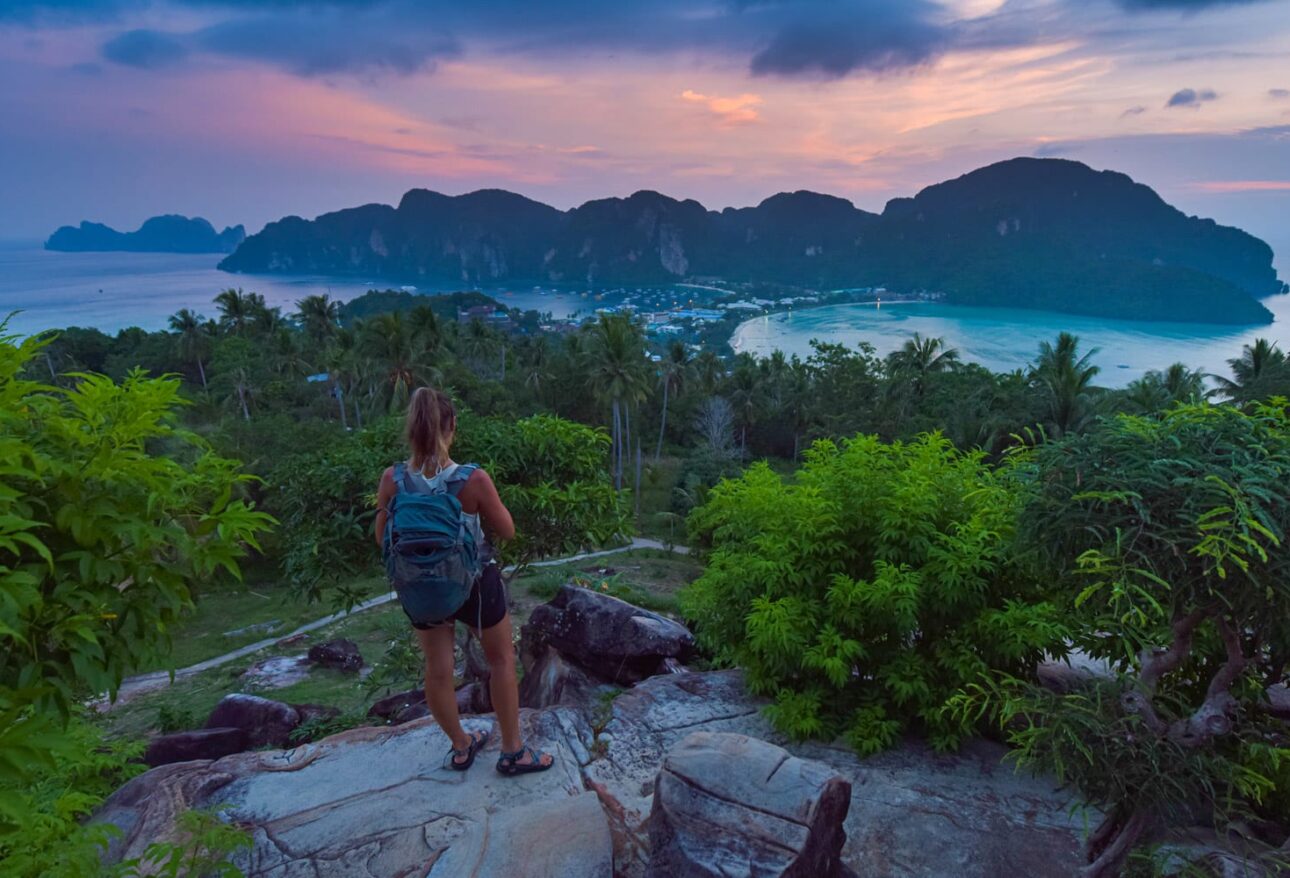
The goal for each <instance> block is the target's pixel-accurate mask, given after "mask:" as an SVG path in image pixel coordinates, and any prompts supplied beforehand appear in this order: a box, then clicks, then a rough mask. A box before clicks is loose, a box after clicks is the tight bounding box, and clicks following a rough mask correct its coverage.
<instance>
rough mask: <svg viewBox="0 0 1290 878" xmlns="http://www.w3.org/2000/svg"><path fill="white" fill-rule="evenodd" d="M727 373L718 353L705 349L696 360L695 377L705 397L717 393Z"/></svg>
mask: <svg viewBox="0 0 1290 878" xmlns="http://www.w3.org/2000/svg"><path fill="white" fill-rule="evenodd" d="M725 372H726V367H725V365H724V364H723V363H722V362H721V357H719V356H717V353H716V351H713V350H708V349H704V350H702V351H700V352H699V355H698V356H697V357H695V358H694V376H695V378H696V379H697V381H698V385H699V389H700V390H701V391H702V392H703V394H704V395H705V396H711V395H712V394H713V393H714V392H715V391H716V389H717V385H718V384H719V383H721V377H722V376H723V375H725Z"/></svg>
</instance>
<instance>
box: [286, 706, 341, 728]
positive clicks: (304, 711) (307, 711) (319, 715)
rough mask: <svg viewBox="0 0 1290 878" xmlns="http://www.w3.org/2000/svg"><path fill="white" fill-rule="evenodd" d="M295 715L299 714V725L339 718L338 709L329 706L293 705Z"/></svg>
mask: <svg viewBox="0 0 1290 878" xmlns="http://www.w3.org/2000/svg"><path fill="white" fill-rule="evenodd" d="M291 706H292V707H294V708H295V709H296V713H298V714H300V724H301V725H304V724H305V723H307V722H313V721H314V720H321V719H333V718H335V717H338V716H340V708H339V707H332V706H331V705H329V704H293V705H291Z"/></svg>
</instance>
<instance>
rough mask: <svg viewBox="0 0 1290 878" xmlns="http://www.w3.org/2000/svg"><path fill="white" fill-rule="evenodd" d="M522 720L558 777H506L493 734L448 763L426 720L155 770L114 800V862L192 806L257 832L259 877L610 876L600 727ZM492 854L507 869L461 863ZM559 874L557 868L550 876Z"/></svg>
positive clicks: (566, 718) (253, 856)
mask: <svg viewBox="0 0 1290 878" xmlns="http://www.w3.org/2000/svg"><path fill="white" fill-rule="evenodd" d="M520 724H521V733H522V734H523V735H524V737H525V739H526V740H531V741H533V743H534V744H535V745H536V746H539V747H541V748H542V749H544V750H546V751H547V752H550V753H552V754H553V755H554V756H555V760H556V761H555V765H554V767H553V768H551V769H550V770H549V771H546V772H543V773H540V774H533V775H527V776H525V777H521V778H507V777H503V776H501V775H499V774H497V773H496V772H495V771H493V762H495V761H496V759H497V755H498V748H499V746H500V741H499V739H498V736H497V733H496V732H495V731H493V734H492V738H491V739H490V740H489V742H488V744H487V745H486V746H485V749H484V751H483V752H482V753H481V754H480V755H479V757H478V759H479V764H477V765H476V766H475V767H474V768H473V769H472V770H471V771H469V772H457V771H453V770H451V769H448V768H444V767H442V762H441V760H442V759H443V757H444V754H446V753H447V751H448V749H449V746H450V745H449V742H448V739H447V737H446V736H445V735H444V734H443V732H442V731H441V730H440V729H439V727H438V726H436V725H435V724H434V722H433V721H431V720H418V721H416V722H411V723H408V724H406V725H402V726H395V727H385V726H381V727H376V726H368V727H364V728H359V729H352V730H350V731H347V732H342V733H341V734H338V735H333V736H331V737H329V738H325V739H323V740H321V741H318V742H316V743H313V744H305V745H303V746H300V747H296V748H294V749H292V750H285V751H276V752H249V753H238V754H235V755H233V756H226V757H224V758H223V759H220V760H217V761H215V762H205V761H203V762H188V763H183V764H178V765H167V766H163V767H161V768H156V769H153V770H151V771H149V772H147V773H145V774H143V775H141V776H139V777H138V778H135V779H134V780H132V781H130V782H129V783H127V784H126V785H125V786H124V787H122V788H121V789H120V790H118V791H117V792H116V793H114V794H113V795H112V796H111V797H110V798H109V799H108V800H107V802H105V803H104V805H103V807H102V809H100V811H99V813H98V814H97V816H96V818H95V819H96V820H97V821H100V822H111V823H115V824H117V825H118V826H120V827H122V831H123V834H122V836H121V838H119V839H118V840H116V841H115V842H114V843H113V846H112V849H111V850H110V851H109V853H108V857H107V859H108V860H109V861H110V862H113V863H114V862H120V861H121V860H122V859H129V858H132V857H137V856H140V855H141V854H142V853H143V851H144V850H145V849H146V848H147V846H148V845H149V844H151V843H152V842H155V841H165V840H169V839H174V838H176V837H177V836H178V835H179V834H180V830H179V827H178V825H177V821H178V819H179V817H180V815H182V814H183V813H184V812H185V811H187V810H189V809H192V808H207V807H213V806H217V805H223V806H225V807H226V808H227V810H226V811H224V812H223V817H224V819H227V820H230V821H232V822H235V823H237V824H238V825H240V826H242V827H244V828H246V829H247V830H248V831H249V832H250V833H251V836H252V840H253V847H252V849H251V850H250V851H249V852H245V851H243V852H239V853H237V854H236V855H234V858H233V863H234V865H236V866H237V867H238V868H240V869H241V870H242V871H243V873H244V874H246V875H247V876H248V878H292V876H298V875H308V876H310V878H391V876H407V875H426V874H432V875H435V876H447V875H452V876H456V875H469V874H475V875H477V876H479V878H491V876H498V878H510V876H516V878H520V876H534V878H538V876H545V875H551V876H553V878H555V876H562V875H565V874H568V875H576V876H582V875H587V876H590V875H593V874H594V875H598V876H605V878H608V876H609V875H610V874H611V871H610V868H609V863H610V849H611V848H610V838H609V834H608V828H607V826H606V824H605V818H604V816H603V814H602V813H600V812H599V809H598V808H597V809H595V810H593V808H592V807H591V806H593V805H594V804H595V800H594V798H593V797H591V796H588V795H587V794H586V793H585V789H584V787H583V784H582V779H581V777H580V775H579V767H580V766H582V765H585V764H586V762H587V760H588V759H589V758H590V756H589V750H590V748H591V745H592V738H593V735H592V731H591V729H590V727H589V726H588V725H587V723H586V721H585V719H583V718H582V716H581V715H580V714H579V713H578V712H577V711H575V710H572V709H570V708H566V707H558V708H552V709H549V710H545V711H530V710H524V711H521V713H520ZM464 725H465V727H466V728H467V729H468V730H473V729H485V730H492V727H493V723H492V721H491V718H490V719H484V718H475V717H468V718H467V719H466V720H465V722H464ZM579 799H581V801H578V800H579ZM544 815H545V816H544ZM575 821H576V822H575ZM458 848H464V850H460V849H458ZM480 858H482V860H483V862H485V863H488V864H489V865H490V866H492V865H494V864H495V865H496V868H498V869H504V870H503V871H486V870H483V869H479V868H476V870H475V871H474V872H472V871H471V870H470V869H460V870H459V869H457V868H456V867H455V866H453V864H454V863H459V862H460V861H461V860H463V859H464V860H468V861H469V862H470V863H471V865H472V866H474V864H476V863H478V862H480ZM525 863H530V864H532V868H528V867H526V866H524V865H523V864H525ZM579 864H583V865H582V866H580V865H579ZM548 867H549V868H552V869H554V871H550V872H547V871H542V870H544V869H546V868H548ZM566 867H567V868H568V869H569V871H567V872H566V871H564V869H565V868H566ZM579 868H581V869H582V871H578V869H579Z"/></svg>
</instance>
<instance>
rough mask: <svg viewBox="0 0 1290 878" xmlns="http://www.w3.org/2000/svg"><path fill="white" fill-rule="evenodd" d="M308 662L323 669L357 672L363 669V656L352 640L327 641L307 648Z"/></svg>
mask: <svg viewBox="0 0 1290 878" xmlns="http://www.w3.org/2000/svg"><path fill="white" fill-rule="evenodd" d="M309 661H311V662H313V663H314V664H316V665H322V666H323V667H324V668H335V669H336V670H339V671H357V670H358V669H359V668H361V667H363V654H362V653H361V652H359V651H358V644H357V643H355V642H354V641H352V640H345V639H341V640H329V641H327V642H326V643H319V644H317V645H316V646H311V647H309Z"/></svg>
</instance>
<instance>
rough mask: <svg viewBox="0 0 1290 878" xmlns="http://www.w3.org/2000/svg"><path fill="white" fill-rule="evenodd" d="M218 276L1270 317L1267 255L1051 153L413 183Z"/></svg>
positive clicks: (281, 231) (274, 242) (243, 251)
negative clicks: (701, 197)
mask: <svg viewBox="0 0 1290 878" xmlns="http://www.w3.org/2000/svg"><path fill="white" fill-rule="evenodd" d="M220 267H221V268H222V269H224V270H226V271H245V272H266V271H267V272H275V271H282V272H318V273H327V274H363V275H368V274H382V275H384V276H386V277H402V278H408V279H422V280H432V281H441V282H462V283H470V284H482V285H488V284H492V283H508V282H509V283H524V282H537V283H562V284H578V285H582V284H587V285H590V286H596V287H606V286H616V285H625V284H658V283H671V282H674V281H678V280H682V279H685V278H693V277H698V278H713V277H719V278H725V279H727V280H731V281H773V282H780V283H787V284H794V285H798V286H805V287H818V288H843V287H860V286H878V285H881V286H885V287H887V288H889V289H891V290H893V291H894V292H897V293H904V292H914V291H923V290H927V291H933V292H939V293H943V294H944V296H945V298H946V300H947V301H950V302H955V303H959V304H973V305H996V306H1009V307H1019V308H1043V309H1049V310H1057V311H1066V312H1071V313H1081V314H1091V315H1099V316H1106V317H1122V318H1137V319H1154V320H1184V321H1194V322H1214V323H1238V324H1243V323H1268V322H1271V314H1270V313H1269V312H1268V310H1267V309H1266V308H1264V307H1263V305H1261V304H1260V303H1259V302H1258V301H1257V300H1258V298H1260V297H1263V296H1267V295H1272V294H1275V293H1279V292H1283V291H1284V289H1285V285H1284V284H1282V283H1281V282H1280V280H1278V278H1277V276H1276V272H1275V270H1274V269H1273V267H1272V250H1271V248H1270V247H1268V245H1267V244H1265V243H1264V242H1262V241H1260V240H1259V239H1257V238H1255V237H1253V236H1251V235H1249V234H1246V233H1245V232H1243V231H1241V230H1240V229H1235V228H1230V227H1226V226H1220V225H1218V224H1217V223H1215V222H1214V221H1212V220H1204V219H1198V218H1196V217H1189V216H1186V215H1184V214H1183V213H1182V212H1180V211H1178V210H1177V209H1175V208H1173V207H1171V206H1170V205H1169V204H1167V203H1165V201H1164V200H1162V199H1161V198H1160V197H1159V196H1158V195H1157V194H1156V193H1155V192H1154V191H1152V190H1151V189H1150V188H1149V187H1147V186H1144V185H1142V184H1139V183H1135V182H1134V181H1133V180H1131V179H1130V178H1129V177H1127V176H1125V175H1123V174H1119V173H1115V172H1112V171H1095V170H1093V169H1092V168H1089V167H1088V166H1086V165H1083V164H1081V163H1079V162H1072V161H1067V160H1062V159H1029V158H1018V159H1012V160H1010V161H1006V162H1000V163H998V164H995V165H990V166H989V167H986V168H981V169H979V170H977V171H973V172H972V173H970V174H966V175H964V176H962V177H960V178H958V179H955V180H951V181H948V182H945V183H940V184H937V185H935V186H930V187H928V188H926V189H924V190H923V191H921V192H919V193H918V194H917V195H915V196H914V197H913V198H898V199H893V200H892V201H891V202H889V203H888V204H887V206H886V208H885V209H884V210H883V212H882V214H873V213H869V212H866V211H863V210H860V209H858V208H856V207H855V206H854V205H853V204H851V202H849V201H846V200H845V199H841V198H835V197H833V196H829V195H822V194H818V193H813V192H804V191H799V192H793V193H781V194H779V195H775V196H772V197H771V198H768V199H766V200H765V201H763V202H761V203H760V204H758V205H757V206H756V207H748V208H738V209H735V208H727V209H726V210H723V211H720V212H717V211H711V210H708V209H706V208H705V207H704V206H703V205H701V204H699V203H698V202H697V201H693V200H685V201H678V200H677V199H674V198H670V197H669V196H666V195H663V194H661V193H658V192H650V191H642V192H637V193H635V194H634V195H632V196H630V197H628V198H605V199H598V200H594V201H589V202H587V203H586V204H583V205H581V206H579V207H576V208H574V209H572V210H569V211H567V212H562V211H559V210H556V209H555V208H552V207H549V206H547V205H543V204H540V203H538V202H536V201H532V200H530V199H527V198H524V197H522V196H519V195H515V194H513V193H509V192H503V191H500V190H483V191H479V192H472V193H469V194H467V195H461V196H457V197H450V196H445V195H440V194H438V193H435V192H429V191H426V190H421V189H414V190H412V191H410V192H409V193H407V195H405V196H404V198H403V200H402V202H401V203H400V204H399V206H398V207H389V206H387V205H377V204H371V205H365V206H363V207H358V208H351V209H348V210H341V211H337V212H335V213H329V214H324V215H323V216H320V217H318V218H317V219H315V220H312V221H309V220H305V219H302V218H300V217H287V218H285V219H283V220H280V221H278V222H275V223H270V224H269V225H268V226H267V227H265V229H264V231H262V232H260V233H259V234H257V235H252V236H251V237H249V238H248V239H247V240H246V241H245V242H243V244H242V245H241V246H240V247H238V249H237V250H236V251H235V252H234V253H233V254H232V255H230V256H229V257H228V258H226V259H225V260H224V261H223V262H221V263H220Z"/></svg>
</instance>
